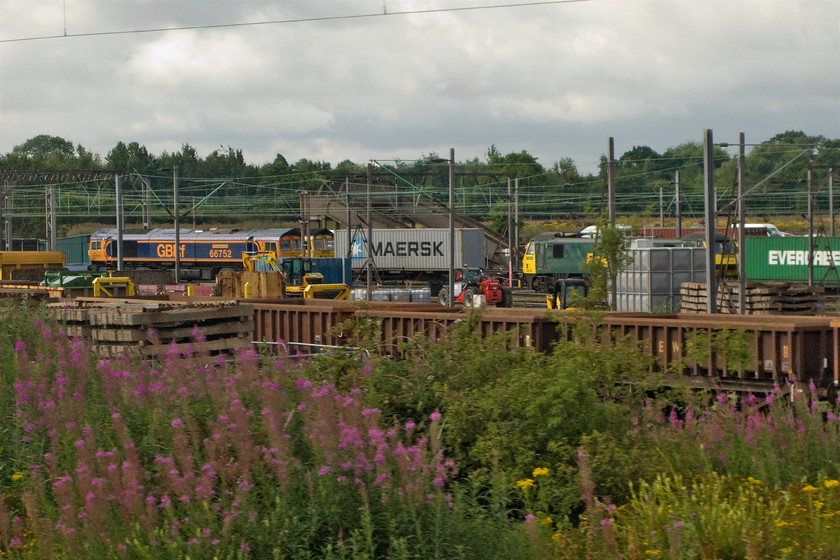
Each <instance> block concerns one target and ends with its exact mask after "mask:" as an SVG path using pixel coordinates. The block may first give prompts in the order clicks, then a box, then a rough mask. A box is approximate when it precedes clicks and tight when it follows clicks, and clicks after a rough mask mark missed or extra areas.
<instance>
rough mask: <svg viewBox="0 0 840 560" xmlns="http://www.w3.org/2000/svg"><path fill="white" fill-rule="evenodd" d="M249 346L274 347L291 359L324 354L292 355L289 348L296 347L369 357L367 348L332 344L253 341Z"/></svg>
mask: <svg viewBox="0 0 840 560" xmlns="http://www.w3.org/2000/svg"><path fill="white" fill-rule="evenodd" d="M251 344H254V345H255V346H274V347H276V348H277V349H278V350H282V352H283V353H284V354H286V355H287V356H289V357H292V358H311V357H314V356H319V355H323V354H324V352H315V353H310V354H302V353H301V352H296V353H294V354H292V352H291V350H290V347H298V346H301V347H304V348H316V349H318V350H334V351H336V352H340V353H343V354H345V355H348V356H350V355H354V354H360V355H363V356H364V357H366V358H368V357H370V351H369V350H368V349H367V348H360V347H358V346H336V345H334V344H311V343H308V342H284V341H278V342H267V341H263V340H255V341H253V342H252V343H251Z"/></svg>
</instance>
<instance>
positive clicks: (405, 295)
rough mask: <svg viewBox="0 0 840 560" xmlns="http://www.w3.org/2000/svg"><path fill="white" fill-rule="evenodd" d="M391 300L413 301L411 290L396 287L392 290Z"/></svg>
mask: <svg viewBox="0 0 840 560" xmlns="http://www.w3.org/2000/svg"><path fill="white" fill-rule="evenodd" d="M391 301H401V302H405V303H408V302H410V301H411V290H408V289H406V288H401V289H397V288H394V289H392V290H391Z"/></svg>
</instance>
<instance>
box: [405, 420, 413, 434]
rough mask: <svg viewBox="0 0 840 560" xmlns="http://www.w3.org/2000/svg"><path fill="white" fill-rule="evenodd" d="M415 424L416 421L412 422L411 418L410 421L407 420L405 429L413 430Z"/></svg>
mask: <svg viewBox="0 0 840 560" xmlns="http://www.w3.org/2000/svg"><path fill="white" fill-rule="evenodd" d="M414 426H415V424H414V422H412V421H411V420H409V421H408V422H406V423H405V430H406V431H407V432H409V431H411V430H413V429H414Z"/></svg>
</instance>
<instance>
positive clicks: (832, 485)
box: [823, 478, 840, 488]
mask: <svg viewBox="0 0 840 560" xmlns="http://www.w3.org/2000/svg"><path fill="white" fill-rule="evenodd" d="M823 484H825V487H826V488H835V487H837V486H840V480H834V479H832V478H827V479H825V482H824V483H823Z"/></svg>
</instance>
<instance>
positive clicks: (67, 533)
mask: <svg viewBox="0 0 840 560" xmlns="http://www.w3.org/2000/svg"><path fill="white" fill-rule="evenodd" d="M0 315H2V318H3V319H2V321H3V325H4V327H3V329H2V330H0V376H2V384H0V414H2V418H0V557H3V558H44V559H47V558H49V559H53V558H56V559H64V558H67V559H71V558H72V559H79V558H82V559H88V558H89V559H105V558H114V559H134V558H137V559H146V558H149V559H152V558H154V559H167V558H172V559H174V558H178V559H182V558H193V559H202V558H220V559H223V558H231V559H233V558H255V559H256V558H258V559H263V558H288V559H331V560H332V559H336V560H337V559H353V560H356V559H359V560H361V559H369V560H373V559H418V560H420V559H423V560H427V559H450V558H451V559H476V560H478V559H497V558H498V559H500V560H501V559H506V560H507V559H534V560H536V559H579V558H591V559H601V558H604V559H607V558H610V559H614V558H625V559H633V560H642V559H654V558H672V559H682V558H685V559H694V558H703V559H723V558H733V559H734V558H739V559H740V558H747V559H763V558H791V559H793V558H797V559H799V558H814V559H821V558H836V557H838V556H840V472H838V466H840V420H838V411H837V403H834V402H817V401H816V400H815V399H813V398H812V397H811V395H812V394H813V393H809V392H807V391H806V392H804V393H794V394H795V395H796V398H794V399H791V398H790V394H791V393H790V387H778V388H776V389H775V391H774V392H773V393H770V394H767V395H761V396H753V395H743V396H740V395H735V394H708V393H704V394H697V393H691V392H689V391H687V390H679V389H669V390H665V389H664V388H663V386H664V382H665V381H668V382H669V383H668V384H669V385H674V384H675V381H674V379H676V378H677V376H675V377H674V378H672V379H663V377H662V376H663V375H669V374H668V373H667V372H665V373H661V374H654V373H651V372H652V368H651V363H650V361H649V358H647V357H645V356H644V355H643V354H642V353H641V352H640V351H639V350H638V349H637V348H636V347H634V346H633V345H631V344H630V343H628V342H626V341H622V340H614V341H612V344H610V346H609V348H607V347H605V346H603V345H602V342H603V336H604V333H602V332H600V331H599V329H598V328H597V326H596V327H593V326H592V325H593V324H596V325H597V320H596V321H589V322H587V323H586V324H585V325H584V324H581V325H573V326H569V327H564V328H565V329H567V330H566V332H565V333H564V335H565V336H562V337H561V340H562V341H561V342H559V343H558V344H557V346H556V347H555V348H554V350H553V352H551V353H549V354H542V353H537V352H535V351H533V350H532V349H530V348H515V347H514V345H513V344H512V341H511V339H510V338H509V337H510V335H505V334H498V335H495V336H491V337H488V338H482V337H480V336H478V335H477V334H476V332H475V323H474V321H475V317H473V319H472V320H471V321H465V322H463V323H461V324H459V325H457V326H456V327H454V328H453V330H451V331H450V332H449V333H448V335H447V336H446V337H444V339H442V340H440V339H439V340H436V341H434V342H433V341H431V340H428V339H425V338H423V337H417V338H415V339H413V340H411V341H406V342H405V343H404V344H403V345H402V346H401V348H400V352H401V353H402V358H403V359H400V360H395V359H390V358H384V357H380V356H379V354H378V353H377V352H375V350H376V346H375V343H374V342H373V338H372V337H371V336H369V334H370V333H371V332H373V331H375V329H367V328H365V327H366V326H370V325H369V324H367V325H366V324H365V322H364V321H362V322H361V323H360V324H357V325H353V327H354V332H356V334H357V338H356V339H355V340H353V341H352V343H351V344H352V345H353V346H361V347H367V348H368V349H369V350H371V351H370V353H369V354H352V355H350V354H336V355H324V356H320V357H318V358H316V359H312V360H309V361H305V360H302V359H297V358H295V357H283V356H274V355H270V354H268V353H260V352H259V351H257V350H255V349H246V350H244V351H242V352H240V353H239V354H237V355H236V356H233V357H230V356H228V357H218V356H211V355H209V354H208V353H207V352H206V351H205V350H204V348H203V335H202V333H201V332H195V333H194V335H195V341H194V343H193V347H192V351H191V352H186V353H180V352H179V351H177V350H176V349H174V348H167V347H163V346H159V348H158V350H159V352H158V356H157V358H156V359H155V360H147V361H139V360H133V359H129V358H119V359H100V358H97V357H96V356H94V355H93V354H92V353H91V352H90V350H89V349H88V348H86V347H85V345H84V344H83V343H82V342H81V341H79V340H78V339H71V338H69V337H67V336H66V335H65V334H63V332H62V328H61V325H57V324H54V323H53V322H51V321H50V320H49V318H48V316H47V314H46V313H44V311H43V310H41V309H38V308H35V309H29V308H26V307H16V306H12V305H6V306H4V307H2V308H0ZM149 334H150V337H152V339H153V338H154V333H149ZM734 338H735V337H729V339H727V341H725V343H726V344H729V345H737V344H736V342H737V341H733V340H734ZM722 343H723V342H722ZM697 346H698V347H699V346H702V345H699V344H698V345H697Z"/></svg>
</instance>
